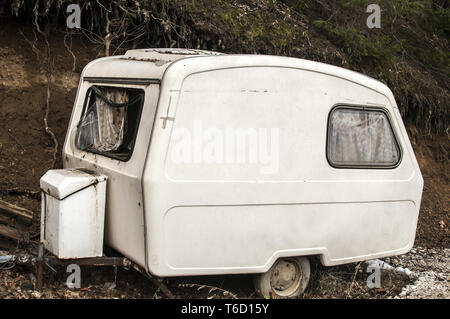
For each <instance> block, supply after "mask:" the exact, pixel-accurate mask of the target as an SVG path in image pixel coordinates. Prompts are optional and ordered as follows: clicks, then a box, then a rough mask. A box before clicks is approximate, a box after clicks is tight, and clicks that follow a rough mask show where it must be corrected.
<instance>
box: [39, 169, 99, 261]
mask: <svg viewBox="0 0 450 319" xmlns="http://www.w3.org/2000/svg"><path fill="white" fill-rule="evenodd" d="M106 179H107V177H106V176H104V175H100V174H97V173H95V172H93V171H89V170H84V169H73V168H72V169H56V170H49V171H48V172H47V173H45V175H44V176H42V177H41V181H40V185H41V191H42V204H41V242H43V243H44V246H45V248H47V249H48V250H49V251H50V252H51V253H53V254H54V255H55V256H57V257H58V258H66V259H67V258H87V257H98V256H102V255H103V230H104V220H105V196H106Z"/></svg>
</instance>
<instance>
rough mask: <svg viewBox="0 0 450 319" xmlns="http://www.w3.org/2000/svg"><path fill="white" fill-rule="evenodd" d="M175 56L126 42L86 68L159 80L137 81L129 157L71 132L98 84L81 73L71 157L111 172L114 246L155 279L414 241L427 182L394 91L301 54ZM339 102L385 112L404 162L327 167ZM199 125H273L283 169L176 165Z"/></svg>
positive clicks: (339, 256) (326, 259) (379, 253)
mask: <svg viewBox="0 0 450 319" xmlns="http://www.w3.org/2000/svg"><path fill="white" fill-rule="evenodd" d="M176 53H177V54H174V55H172V54H166V53H164V52H163V51H158V52H156V53H155V52H153V51H152V50H150V51H148V52H145V50H144V51H139V52H135V53H132V52H130V53H127V54H126V55H125V56H118V57H108V58H104V59H100V60H96V61H94V62H92V63H90V64H89V65H88V66H87V67H86V68H85V70H84V71H83V77H85V76H88V77H97V78H98V77H100V78H101V77H106V78H115V79H117V78H125V79H126V78H133V79H156V80H161V85H158V84H151V85H148V86H145V85H138V84H136V85H133V87H136V88H142V89H144V90H145V94H146V96H145V103H144V107H143V114H142V117H141V123H140V126H139V132H138V136H137V139H136V145H135V149H134V153H133V156H132V157H131V159H130V160H129V161H128V162H119V161H117V160H113V159H110V158H106V157H102V156H99V155H94V154H90V153H87V152H83V151H80V150H78V149H76V148H75V146H74V143H73V136H74V134H73V131H74V130H75V127H76V125H77V123H78V120H79V118H80V115H81V109H82V106H83V102H84V97H85V94H86V91H87V89H88V87H89V86H90V85H91V83H89V82H88V81H83V80H82V81H81V83H80V87H79V92H78V95H77V100H76V102H75V107H74V111H73V114H72V119H71V123H70V128H69V133H68V135H67V137H66V143H65V146H64V150H63V158H64V165H65V167H86V168H91V169H93V170H96V171H98V172H101V173H103V174H105V175H107V176H108V177H109V182H108V193H107V212H106V216H107V217H106V220H107V222H106V226H105V227H106V232H107V234H108V235H107V237H106V242H107V243H108V244H109V245H111V246H112V247H113V248H116V249H117V250H119V251H120V252H121V253H123V254H124V255H125V256H127V257H128V258H130V259H131V260H133V261H135V262H136V263H138V264H139V265H141V266H143V267H146V268H147V269H148V270H149V271H150V272H151V273H152V274H154V275H158V276H180V275H206V274H230V273H259V272H265V271H267V270H268V269H269V268H270V267H271V265H272V264H273V263H274V262H275V260H276V259H277V258H280V257H287V256H308V255H319V256H320V257H321V261H322V263H323V264H324V265H337V264H344V263H349V262H356V261H362V260H369V259H374V258H381V257H384V256H392V255H397V254H403V253H405V252H407V251H409V250H410V249H411V247H412V245H413V242H414V237H415V230H416V224H417V217H418V212H419V207H420V201H421V195H422V187H423V179H422V176H421V173H420V170H419V167H418V164H417V161H416V159H415V156H414V153H413V150H412V147H411V144H410V142H409V140H408V136H407V133H406V130H405V128H404V125H403V122H402V119H401V116H400V113H399V111H398V108H397V105H396V103H395V99H394V97H393V95H392V92H391V91H390V90H389V88H387V87H386V86H385V85H384V84H382V83H381V82H378V81H376V80H373V79H371V78H369V77H366V76H364V75H361V74H358V73H355V72H352V71H349V70H345V69H342V68H338V67H334V66H330V65H326V64H321V63H316V62H311V61H306V60H301V59H293V58H286V57H274V56H254V55H214V56H213V55H207V54H203V53H201V52H200V53H198V54H197V55H192V54H191V53H190V54H183V52H182V51H179V52H178V51H177V52H176ZM138 58H139V61H136V60H135V59H138ZM155 60H161V61H163V60H164V61H171V62H170V63H162V62H161V63H159V62H158V63H156V62H157V61H155ZM97 84H98V83H97ZM115 85H121V84H115ZM123 86H127V87H130V86H131V85H130V84H125V85H123ZM155 95H156V96H155ZM340 103H341V104H347V105H348V104H350V105H360V106H371V107H374V106H375V107H383V108H384V109H385V110H386V111H387V112H388V113H389V116H390V118H391V122H392V123H391V124H392V128H393V131H394V132H395V135H396V137H397V139H398V142H399V144H400V148H401V150H402V160H401V162H400V164H399V165H398V166H397V167H395V168H392V169H336V168H333V167H331V166H330V165H329V163H328V162H327V160H326V156H325V150H326V135H327V120H328V114H329V113H330V111H331V109H332V108H333V106H334V105H336V104H340ZM194 121H202V123H205V125H208V127H213V128H217V129H226V128H230V127H231V128H248V127H253V128H258V129H259V128H278V129H279V130H280V134H279V145H280V149H279V151H280V152H279V170H277V171H276V172H274V173H273V174H265V175H261V174H260V171H261V170H260V169H259V167H257V166H252V167H245V166H242V165H240V163H231V164H229V163H226V165H221V164H220V163H216V162H214V163H212V164H211V165H197V164H199V163H193V164H194V165H191V164H189V165H185V164H186V163H182V164H181V165H177V163H174V162H173V161H171V160H170V150H171V147H172V145H171V143H172V141H173V140H172V134H173V132H174V129H175V128H187V129H189V128H190V127H194V126H193V123H194Z"/></svg>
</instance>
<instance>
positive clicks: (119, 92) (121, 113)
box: [94, 88, 128, 152]
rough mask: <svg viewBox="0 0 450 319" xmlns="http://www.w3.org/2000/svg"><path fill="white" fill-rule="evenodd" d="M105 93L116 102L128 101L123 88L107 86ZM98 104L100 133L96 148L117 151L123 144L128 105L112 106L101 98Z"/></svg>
mask: <svg viewBox="0 0 450 319" xmlns="http://www.w3.org/2000/svg"><path fill="white" fill-rule="evenodd" d="M103 94H104V95H105V96H106V98H107V99H108V100H110V101H112V102H114V103H118V104H120V103H125V102H128V94H127V92H126V91H125V90H123V89H117V88H107V89H104V90H103ZM96 104H97V105H96V106H97V115H98V130H99V134H98V139H97V140H96V143H95V144H94V148H95V149H97V150H99V151H101V152H108V151H115V150H117V149H118V148H119V146H120V145H121V144H122V139H123V133H124V124H125V115H126V107H111V106H110V105H109V104H108V103H107V102H105V101H104V100H102V99H100V98H97V101H96Z"/></svg>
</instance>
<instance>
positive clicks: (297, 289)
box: [254, 257, 311, 298]
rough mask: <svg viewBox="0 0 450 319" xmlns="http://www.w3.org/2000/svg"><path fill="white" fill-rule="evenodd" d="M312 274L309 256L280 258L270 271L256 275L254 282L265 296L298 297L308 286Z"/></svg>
mask: <svg viewBox="0 0 450 319" xmlns="http://www.w3.org/2000/svg"><path fill="white" fill-rule="evenodd" d="M310 275H311V267H310V264H309V260H308V258H307V257H289V258H280V259H278V260H277V261H276V262H275V263H274V264H273V266H272V267H271V268H270V269H269V271H267V272H265V273H263V274H258V275H256V276H255V278H254V283H255V288H256V291H257V292H258V293H259V294H260V296H261V297H263V298H297V297H299V296H301V295H302V294H303V292H304V291H305V289H306V287H307V286H308V283H309V278H310Z"/></svg>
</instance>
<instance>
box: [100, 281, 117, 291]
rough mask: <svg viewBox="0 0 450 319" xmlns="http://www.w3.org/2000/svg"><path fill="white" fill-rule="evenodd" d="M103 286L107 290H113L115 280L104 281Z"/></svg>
mask: <svg viewBox="0 0 450 319" xmlns="http://www.w3.org/2000/svg"><path fill="white" fill-rule="evenodd" d="M103 288H105V289H108V290H113V289H114V288H116V283H115V282H106V283H105V284H104V285H103Z"/></svg>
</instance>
